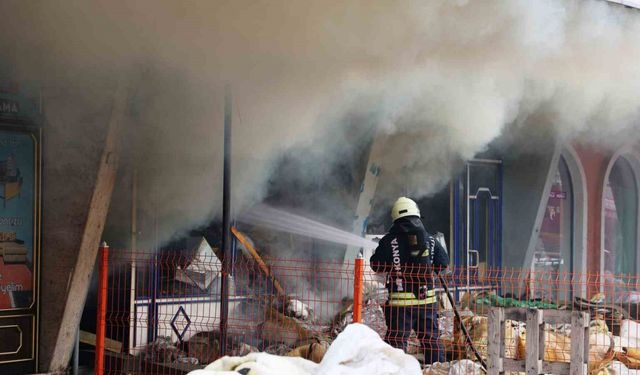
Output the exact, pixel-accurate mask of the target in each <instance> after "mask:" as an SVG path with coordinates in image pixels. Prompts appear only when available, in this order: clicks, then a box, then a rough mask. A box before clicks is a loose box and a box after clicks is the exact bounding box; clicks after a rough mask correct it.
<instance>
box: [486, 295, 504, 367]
mask: <svg viewBox="0 0 640 375" xmlns="http://www.w3.org/2000/svg"><path fill="white" fill-rule="evenodd" d="M503 316H504V310H503V309H502V308H501V307H491V308H490V309H489V317H488V319H487V322H488V333H487V336H488V337H487V356H488V358H487V375H499V374H502V373H503V369H502V357H503V356H504V350H502V345H501V344H502V342H503V341H504V339H503V336H504V328H503V327H502V322H503Z"/></svg>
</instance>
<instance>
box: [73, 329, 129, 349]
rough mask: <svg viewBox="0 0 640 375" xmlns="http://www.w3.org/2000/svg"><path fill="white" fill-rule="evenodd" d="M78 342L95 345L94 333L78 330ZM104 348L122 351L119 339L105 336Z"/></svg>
mask: <svg viewBox="0 0 640 375" xmlns="http://www.w3.org/2000/svg"><path fill="white" fill-rule="evenodd" d="M80 342H81V343H83V344H87V345H91V346H96V334H95V333H91V332H86V331H80ZM104 348H105V349H106V350H108V351H110V352H114V353H120V352H122V343H121V342H120V341H116V340H112V339H110V338H108V337H105V339H104Z"/></svg>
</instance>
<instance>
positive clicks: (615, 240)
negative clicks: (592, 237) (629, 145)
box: [603, 158, 638, 275]
mask: <svg viewBox="0 0 640 375" xmlns="http://www.w3.org/2000/svg"><path fill="white" fill-rule="evenodd" d="M603 205H604V248H603V251H604V270H605V273H607V274H614V275H620V274H628V275H632V274H635V273H636V270H637V262H636V249H637V245H636V244H637V228H638V222H637V211H638V187H637V185H636V179H635V175H634V172H633V169H632V167H631V164H630V163H629V161H628V160H626V159H624V158H619V159H618V160H616V162H615V163H614V164H613V167H612V168H611V172H610V174H609V179H608V180H607V183H606V185H605V189H604V202H603Z"/></svg>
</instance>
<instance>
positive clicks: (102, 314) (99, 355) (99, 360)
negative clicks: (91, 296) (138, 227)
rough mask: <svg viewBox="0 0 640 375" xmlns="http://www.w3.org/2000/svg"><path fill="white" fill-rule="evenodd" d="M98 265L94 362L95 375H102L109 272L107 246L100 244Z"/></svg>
mask: <svg viewBox="0 0 640 375" xmlns="http://www.w3.org/2000/svg"><path fill="white" fill-rule="evenodd" d="M99 257H100V258H99V259H100V262H99V264H98V267H99V268H98V306H97V320H96V361H95V374H96V375H103V374H104V341H105V336H106V322H107V275H108V272H109V246H108V245H107V243H106V242H104V241H103V242H102V244H101V245H100V249H99Z"/></svg>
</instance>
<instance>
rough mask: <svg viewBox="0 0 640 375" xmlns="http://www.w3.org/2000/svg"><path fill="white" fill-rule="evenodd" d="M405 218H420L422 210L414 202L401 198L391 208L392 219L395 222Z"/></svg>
mask: <svg viewBox="0 0 640 375" xmlns="http://www.w3.org/2000/svg"><path fill="white" fill-rule="evenodd" d="M405 216H418V217H419V216H420V209H419V208H418V205H417V204H416V202H414V201H413V200H411V199H409V198H407V197H400V198H398V200H397V201H396V203H394V204H393V208H391V218H392V219H393V221H396V220H398V219H400V218H401V217H405Z"/></svg>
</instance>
